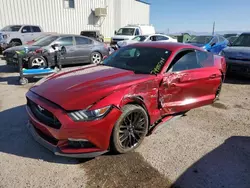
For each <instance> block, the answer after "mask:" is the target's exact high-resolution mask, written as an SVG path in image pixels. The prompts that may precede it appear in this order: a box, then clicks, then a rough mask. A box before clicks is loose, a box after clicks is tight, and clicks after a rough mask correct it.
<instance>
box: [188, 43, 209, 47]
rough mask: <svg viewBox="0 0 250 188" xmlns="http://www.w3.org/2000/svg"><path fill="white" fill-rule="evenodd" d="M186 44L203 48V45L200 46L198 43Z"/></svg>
mask: <svg viewBox="0 0 250 188" xmlns="http://www.w3.org/2000/svg"><path fill="white" fill-rule="evenodd" d="M188 44H190V45H193V46H197V47H203V46H205V44H200V43H188Z"/></svg>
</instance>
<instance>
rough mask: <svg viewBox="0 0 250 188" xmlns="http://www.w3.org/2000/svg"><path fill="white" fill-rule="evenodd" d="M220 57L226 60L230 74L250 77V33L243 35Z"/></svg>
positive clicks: (223, 51) (224, 50)
mask: <svg viewBox="0 0 250 188" xmlns="http://www.w3.org/2000/svg"><path fill="white" fill-rule="evenodd" d="M220 55H222V56H224V57H225V58H226V62H227V67H228V69H227V72H228V73H235V74H240V75H245V76H250V33H242V34H241V35H240V36H239V37H238V38H237V39H236V40H235V41H234V42H233V44H232V45H231V46H229V47H227V48H225V49H223V50H222V52H221V53H220Z"/></svg>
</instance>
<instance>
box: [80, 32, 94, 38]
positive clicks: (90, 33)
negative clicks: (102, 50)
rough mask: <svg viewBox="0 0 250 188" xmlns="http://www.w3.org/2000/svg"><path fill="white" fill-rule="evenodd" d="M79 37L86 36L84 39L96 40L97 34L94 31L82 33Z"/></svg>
mask: <svg viewBox="0 0 250 188" xmlns="http://www.w3.org/2000/svg"><path fill="white" fill-rule="evenodd" d="M81 35H83V36H86V37H92V38H96V36H97V33H96V32H94V31H82V32H81Z"/></svg>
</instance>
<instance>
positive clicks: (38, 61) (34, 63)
mask: <svg viewBox="0 0 250 188" xmlns="http://www.w3.org/2000/svg"><path fill="white" fill-rule="evenodd" d="M47 65H48V64H47V61H46V59H45V58H44V57H43V56H32V57H30V59H29V61H28V68H29V69H32V68H39V67H47Z"/></svg>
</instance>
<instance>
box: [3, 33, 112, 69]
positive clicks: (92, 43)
mask: <svg viewBox="0 0 250 188" xmlns="http://www.w3.org/2000/svg"><path fill="white" fill-rule="evenodd" d="M52 45H54V46H56V45H59V46H63V47H64V48H65V51H66V53H65V55H64V56H63V58H61V63H62V65H67V64H79V63H94V64H96V63H100V62H101V61H102V58H103V57H104V56H107V55H109V49H108V47H107V45H106V44H104V43H101V42H99V41H96V40H94V39H92V38H88V37H83V36H80V35H61V34H60V35H51V36H47V37H44V38H42V39H41V40H38V41H37V42H35V43H33V44H32V45H30V46H28V51H29V52H28V53H29V55H28V59H24V67H28V68H32V67H40V66H47V65H48V63H50V64H51V65H52V66H53V65H54V63H55V59H54V55H53V54H54V49H53V47H52ZM24 47H25V46H16V47H12V48H9V49H7V50H5V51H4V52H3V55H4V56H5V57H6V58H7V59H8V61H10V62H13V61H14V63H16V62H17V59H16V58H17V57H16V53H15V52H16V51H21V50H23V49H24ZM41 54H42V55H41Z"/></svg>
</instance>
